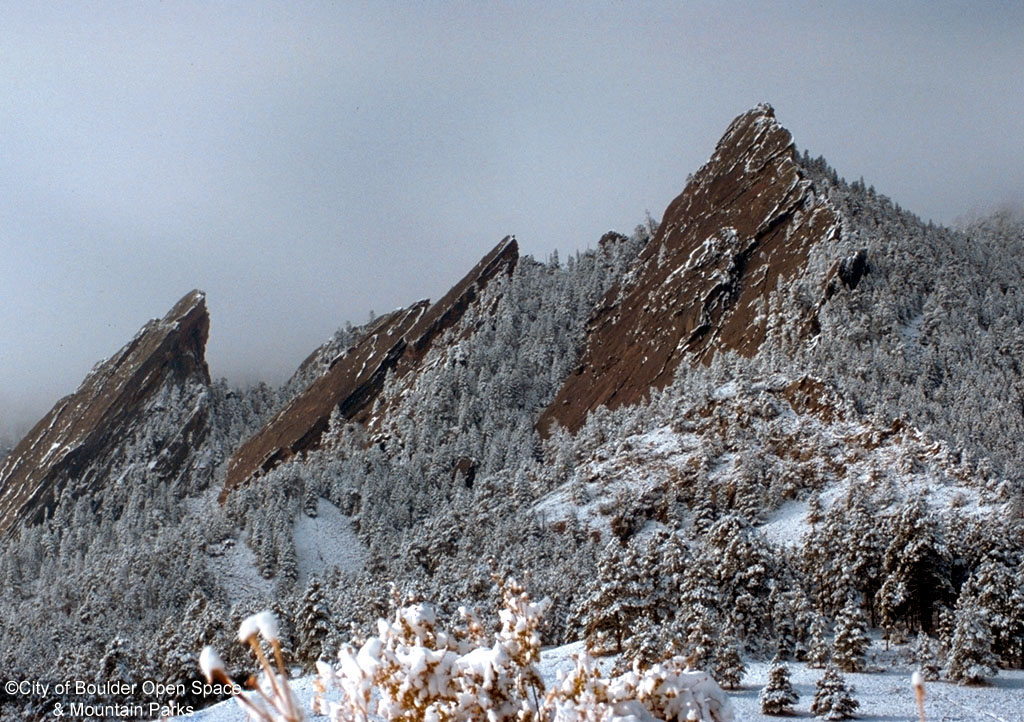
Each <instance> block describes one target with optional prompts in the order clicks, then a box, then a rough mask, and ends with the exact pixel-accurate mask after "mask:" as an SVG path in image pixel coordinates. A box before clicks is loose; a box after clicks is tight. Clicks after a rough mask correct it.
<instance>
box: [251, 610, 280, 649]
mask: <svg viewBox="0 0 1024 722" xmlns="http://www.w3.org/2000/svg"><path fill="white" fill-rule="evenodd" d="M256 626H257V628H258V629H259V630H260V634H261V635H263V638H264V639H265V640H267V641H268V642H277V641H279V640H280V637H279V636H278V631H277V618H276V617H275V616H274V615H273V614H271V613H270V612H260V613H259V614H257V615H256Z"/></svg>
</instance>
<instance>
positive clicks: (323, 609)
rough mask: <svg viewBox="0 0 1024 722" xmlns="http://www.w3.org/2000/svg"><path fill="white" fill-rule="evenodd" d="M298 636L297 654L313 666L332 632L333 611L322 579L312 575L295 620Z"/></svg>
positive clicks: (308, 664) (307, 664)
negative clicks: (329, 606)
mask: <svg viewBox="0 0 1024 722" xmlns="http://www.w3.org/2000/svg"><path fill="white" fill-rule="evenodd" d="M295 627H296V629H295V634H296V637H297V638H298V642H297V644H296V649H295V656H296V657H297V658H298V660H299V661H300V662H302V663H303V664H304V665H306V666H312V665H313V663H314V662H316V661H317V660H318V659H320V657H321V655H322V654H323V644H324V642H325V641H326V640H327V637H328V635H329V634H330V633H331V629H332V625H331V612H330V609H329V608H328V607H327V602H326V600H325V599H324V594H323V589H322V588H321V585H320V580H319V579H317V578H316V577H310V579H309V584H307V585H306V591H305V593H303V595H302V601H301V602H300V603H299V614H298V617H297V618H296V620H295Z"/></svg>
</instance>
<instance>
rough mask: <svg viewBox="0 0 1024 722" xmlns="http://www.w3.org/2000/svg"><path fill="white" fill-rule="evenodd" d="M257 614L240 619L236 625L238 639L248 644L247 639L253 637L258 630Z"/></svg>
mask: <svg viewBox="0 0 1024 722" xmlns="http://www.w3.org/2000/svg"><path fill="white" fill-rule="evenodd" d="M258 617H259V615H258V614H253V615H251V616H248V617H246V618H245V619H243V620H242V623H241V624H239V625H238V641H240V642H245V643H247V644H248V642H249V640H250V639H252V638H253V637H255V636H256V635H257V634H258V633H259V631H260V623H259V619H258Z"/></svg>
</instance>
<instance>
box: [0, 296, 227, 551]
mask: <svg viewBox="0 0 1024 722" xmlns="http://www.w3.org/2000/svg"><path fill="white" fill-rule="evenodd" d="M209 328H210V318H209V315H208V313H207V311H206V297H205V296H204V294H203V293H202V292H201V291H192V292H191V293H189V294H187V295H186V296H185V297H184V298H182V299H181V300H180V301H178V303H177V304H175V306H174V307H173V308H172V309H171V310H170V311H169V312H168V313H167V315H166V316H164V317H163V318H162V319H158V320H153V321H150V322H149V323H147V324H146V325H145V326H143V328H142V329H141V330H140V331H139V332H138V333H137V334H136V335H135V338H133V339H132V340H131V342H129V343H128V344H127V345H126V346H125V347H124V348H122V349H121V350H120V351H118V352H117V353H116V354H115V355H114V356H113V357H111V358H110V359H107V360H106V361H103V362H100V363H98V364H97V365H96V366H95V367H94V368H93V370H92V371H91V372H90V373H89V375H88V376H87V377H86V378H85V380H84V381H83V382H82V385H81V386H79V388H78V390H77V391H76V392H75V393H73V394H71V395H70V396H66V397H64V398H63V399H61V400H60V401H58V402H57V404H56V406H54V407H53V409H52V410H51V411H50V412H49V413H48V414H47V415H46V416H45V417H43V419H42V420H41V421H40V422H39V423H38V424H36V426H35V427H34V428H33V429H32V430H31V431H30V432H29V433H28V435H27V436H26V437H25V438H24V439H23V440H22V441H21V443H19V444H18V445H17V446H16V447H15V448H14V450H13V451H12V452H11V454H10V455H9V456H8V457H7V458H6V459H5V460H4V461H3V465H2V466H0V532H2V531H4V530H6V529H9V528H10V527H11V526H12V525H14V524H16V523H18V522H20V521H28V522H35V521H40V520H41V519H42V518H43V515H44V514H45V511H46V510H47V509H48V508H50V507H51V506H52V505H53V503H54V500H55V499H56V497H57V496H59V494H60V493H61V491H62V490H63V489H64V488H65V487H66V486H67V485H68V484H70V483H74V484H75V486H74V488H72V489H71V492H72V493H73V494H76V495H77V494H81V493H85V492H87V491H89V490H90V489H92V488H95V487H97V486H99V485H100V484H102V483H103V482H104V480H105V479H107V478H110V477H112V474H111V472H112V470H113V466H114V464H115V463H116V459H117V458H118V456H119V449H122V447H123V445H124V443H126V441H125V440H126V439H128V438H130V437H131V436H133V435H136V434H137V432H138V431H139V429H140V428H142V427H144V426H147V425H148V426H150V427H155V426H156V425H160V426H161V431H160V433H157V434H155V435H154V437H155V439H156V440H157V442H156V448H154V449H152V456H151V458H152V461H153V462H154V465H153V470H154V471H156V472H158V473H161V474H164V475H166V476H174V475H177V474H179V473H180V472H181V471H182V469H183V467H184V465H185V464H187V462H188V459H189V458H190V450H191V449H194V448H195V447H196V446H197V445H198V444H199V443H200V442H201V441H202V440H203V438H205V436H206V433H207V430H208V429H207V419H208V415H209V408H208V387H209V385H210V372H209V369H208V368H207V366H206V360H205V349H206V339H207V336H208V334H209ZM169 400H171V401H173V403H168V401H169Z"/></svg>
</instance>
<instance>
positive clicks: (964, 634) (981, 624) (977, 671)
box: [946, 594, 998, 684]
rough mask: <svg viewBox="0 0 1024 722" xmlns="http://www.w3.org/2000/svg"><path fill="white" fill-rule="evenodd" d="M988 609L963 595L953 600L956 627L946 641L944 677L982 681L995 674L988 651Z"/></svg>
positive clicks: (993, 657)
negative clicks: (947, 644)
mask: <svg viewBox="0 0 1024 722" xmlns="http://www.w3.org/2000/svg"><path fill="white" fill-rule="evenodd" d="M992 646H993V639H992V625H991V622H990V620H989V611H988V610H987V609H986V608H984V607H982V606H979V605H978V604H977V603H976V601H975V600H974V599H973V598H971V597H970V596H968V595H966V594H962V595H961V596H960V599H958V600H957V606H956V628H955V629H954V630H953V639H952V642H951V643H950V650H949V663H948V665H947V666H946V676H947V677H948V678H949V679H950V680H952V681H954V682H959V683H960V684H982V683H983V682H985V680H987V679H989V678H991V677H995V676H996V674H997V673H998V667H997V659H996V655H995V653H994V652H993V651H992Z"/></svg>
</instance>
